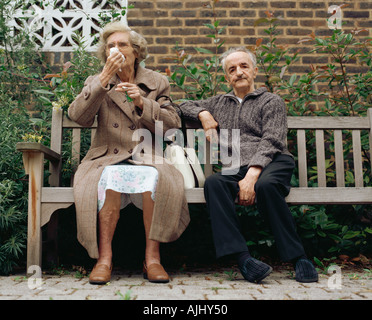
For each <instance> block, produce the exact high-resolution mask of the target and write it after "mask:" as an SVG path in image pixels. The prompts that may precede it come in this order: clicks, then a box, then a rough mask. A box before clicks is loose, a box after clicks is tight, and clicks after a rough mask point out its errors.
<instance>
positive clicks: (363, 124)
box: [288, 117, 370, 130]
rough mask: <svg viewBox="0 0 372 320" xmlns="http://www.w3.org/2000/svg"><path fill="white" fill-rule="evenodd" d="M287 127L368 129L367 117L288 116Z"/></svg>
mask: <svg viewBox="0 0 372 320" xmlns="http://www.w3.org/2000/svg"><path fill="white" fill-rule="evenodd" d="M288 129H309V130H314V129H323V130H325V129H331V130H332V129H344V130H345V129H360V130H361V129H367V130H369V129H370V124H369V119H368V118H367V117H288Z"/></svg>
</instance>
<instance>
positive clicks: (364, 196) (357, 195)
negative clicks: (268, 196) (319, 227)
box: [286, 187, 372, 205]
mask: <svg viewBox="0 0 372 320" xmlns="http://www.w3.org/2000/svg"><path fill="white" fill-rule="evenodd" d="M286 201H287V202H288V203H291V204H293V205H297V204H372V187H366V188H357V187H355V188H354V187H350V188H335V187H334V188H331V187H330V188H320V187H317V188H292V189H291V192H290V194H289V195H288V197H287V198H286Z"/></svg>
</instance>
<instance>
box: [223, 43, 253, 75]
mask: <svg viewBox="0 0 372 320" xmlns="http://www.w3.org/2000/svg"><path fill="white" fill-rule="evenodd" d="M235 52H245V53H247V54H248V55H249V56H250V58H251V61H252V64H253V67H256V66H257V60H256V55H255V54H254V53H253V52H252V51H250V50H248V49H247V48H246V47H237V48H230V49H229V50H227V51H226V52H224V53H223V54H222V55H221V56H220V60H221V64H222V69H223V71H224V72H225V73H226V70H225V61H226V58H227V57H228V56H229V55H230V54H232V53H235Z"/></svg>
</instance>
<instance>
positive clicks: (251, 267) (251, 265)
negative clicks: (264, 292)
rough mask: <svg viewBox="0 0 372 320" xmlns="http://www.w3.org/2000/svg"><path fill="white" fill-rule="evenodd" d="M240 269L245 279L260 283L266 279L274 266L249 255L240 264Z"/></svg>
mask: <svg viewBox="0 0 372 320" xmlns="http://www.w3.org/2000/svg"><path fill="white" fill-rule="evenodd" d="M239 270H240V272H241V273H242V275H243V277H244V279H245V280H248V281H249V282H255V283H258V282H260V281H262V280H263V279H265V278H266V277H267V276H268V275H269V274H270V273H271V271H273V268H271V267H270V266H269V265H267V264H266V263H264V262H262V261H259V260H257V259H255V258H252V257H249V258H248V259H246V260H245V261H244V262H243V263H241V264H239Z"/></svg>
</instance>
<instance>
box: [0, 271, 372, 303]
mask: <svg viewBox="0 0 372 320" xmlns="http://www.w3.org/2000/svg"><path fill="white" fill-rule="evenodd" d="M168 272H169V274H170V276H171V281H170V282H169V283H168V284H153V283H150V282H148V281H147V280H144V279H143V277H142V274H140V273H139V272H137V273H135V272H133V271H125V270H117V269H116V270H115V269H114V271H113V276H112V280H111V282H110V283H109V284H107V285H103V286H97V285H96V286H93V285H90V284H89V282H88V277H87V276H81V273H80V272H79V271H77V270H75V271H70V272H66V271H62V272H60V274H53V275H52V274H44V275H43V277H42V279H41V280H40V279H36V277H35V276H31V277H30V278H27V277H26V276H25V274H22V273H21V274H16V275H12V276H7V277H0V300H127V299H130V300H168V301H169V300H199V301H200V300H225V301H226V300H372V270H367V271H365V270H363V269H362V268H360V269H358V270H351V271H350V270H349V271H347V270H343V269H341V268H336V269H335V271H334V273H330V274H323V273H320V274H319V282H317V283H309V284H304V283H298V282H297V281H295V280H294V279H293V276H294V275H293V273H292V271H291V270H290V269H286V268H285V267H278V268H274V271H273V273H272V274H271V275H270V276H269V277H267V278H266V279H265V280H264V281H262V282H261V283H260V284H253V283H249V282H247V281H245V280H244V279H243V278H242V276H241V275H240V273H239V272H238V270H235V269H226V268H220V269H218V270H209V269H193V270H187V271H185V272H181V271H172V270H168Z"/></svg>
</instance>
